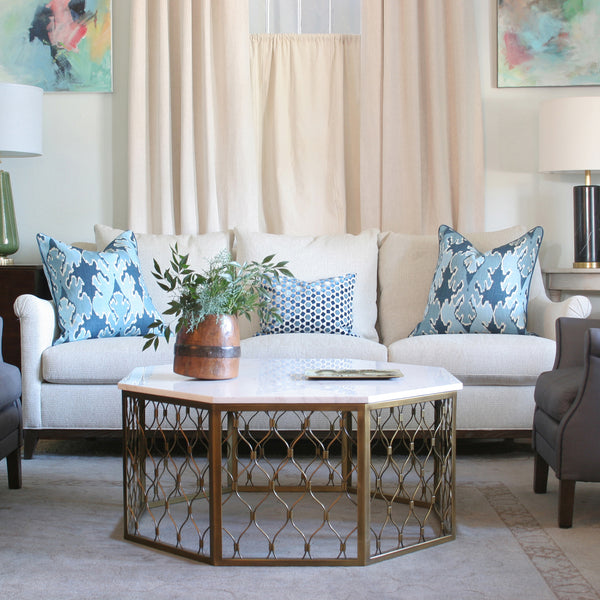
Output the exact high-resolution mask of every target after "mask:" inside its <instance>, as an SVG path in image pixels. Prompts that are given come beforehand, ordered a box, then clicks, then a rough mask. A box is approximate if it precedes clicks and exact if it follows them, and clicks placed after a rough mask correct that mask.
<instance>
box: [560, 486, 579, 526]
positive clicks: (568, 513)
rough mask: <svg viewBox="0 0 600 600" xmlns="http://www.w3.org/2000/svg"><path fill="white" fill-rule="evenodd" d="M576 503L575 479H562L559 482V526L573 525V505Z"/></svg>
mask: <svg viewBox="0 0 600 600" xmlns="http://www.w3.org/2000/svg"><path fill="white" fill-rule="evenodd" d="M574 503H575V481H573V480H572V479H560V480H559V483H558V526H559V527H563V528H568V527H571V526H572V525H573V505H574Z"/></svg>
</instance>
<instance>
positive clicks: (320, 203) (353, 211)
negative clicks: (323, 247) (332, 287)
mask: <svg viewBox="0 0 600 600" xmlns="http://www.w3.org/2000/svg"><path fill="white" fill-rule="evenodd" d="M250 41H251V50H250V56H251V61H250V65H251V72H252V91H253V105H254V111H255V123H256V129H257V160H258V172H259V176H258V179H259V195H260V196H261V197H262V199H263V214H264V220H265V228H266V230H267V231H269V232H273V233H287V234H312V235H315V234H321V233H342V232H346V231H350V232H353V233H358V232H359V231H360V228H361V224H360V220H359V219H358V210H357V209H358V206H359V196H360V177H359V173H360V158H359V156H360V152H359V145H360V127H359V123H360V106H359V101H360V37H359V36H349V35H308V34H300V35H253V36H251V40H250Z"/></svg>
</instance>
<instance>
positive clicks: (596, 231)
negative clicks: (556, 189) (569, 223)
mask: <svg viewBox="0 0 600 600" xmlns="http://www.w3.org/2000/svg"><path fill="white" fill-rule="evenodd" d="M573 210H574V217H575V219H574V224H575V261H574V262H573V266H574V267H578V268H583V269H597V268H600V185H576V186H575V187H574V188H573Z"/></svg>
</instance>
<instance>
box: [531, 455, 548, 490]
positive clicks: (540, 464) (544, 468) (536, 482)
mask: <svg viewBox="0 0 600 600" xmlns="http://www.w3.org/2000/svg"><path fill="white" fill-rule="evenodd" d="M547 488H548V463H547V462H546V461H545V460H544V459H543V458H542V457H541V456H540V455H539V454H538V453H537V452H536V453H535V458H534V465H533V491H534V492H535V493H536V494H545V493H546V490H547Z"/></svg>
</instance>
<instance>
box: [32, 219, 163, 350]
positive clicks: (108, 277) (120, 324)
mask: <svg viewBox="0 0 600 600" xmlns="http://www.w3.org/2000/svg"><path fill="white" fill-rule="evenodd" d="M37 242H38V246H39V249H40V254H41V256H42V262H43V266H44V273H45V274H46V278H47V279H48V287H49V288H50V291H51V293H52V299H53V300H54V303H55V305H56V311H57V317H58V325H59V328H60V330H61V334H60V336H59V337H58V339H57V340H56V341H55V342H54V343H55V344H60V343H63V342H72V341H75V340H83V339H90V338H102V337H119V336H135V335H144V334H146V333H147V332H148V329H149V327H150V325H151V324H152V323H153V322H154V321H156V319H157V318H158V316H159V315H158V312H157V310H156V308H155V307H154V304H153V303H152V299H151V297H150V294H149V292H148V289H147V288H146V284H145V282H144V277H143V276H142V273H141V270H140V263H139V259H138V254H137V243H136V239H135V236H134V235H133V233H132V232H131V231H126V232H123V233H122V234H121V235H120V236H118V237H117V238H115V239H114V240H113V241H112V242H111V243H110V244H108V246H106V248H105V249H104V251H103V252H92V251H90V250H81V249H80V248H75V247H74V246H70V245H69V244H65V243H64V242H60V241H58V240H55V239H53V238H51V237H49V236H47V235H44V234H41V233H40V234H38V235H37Z"/></svg>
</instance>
